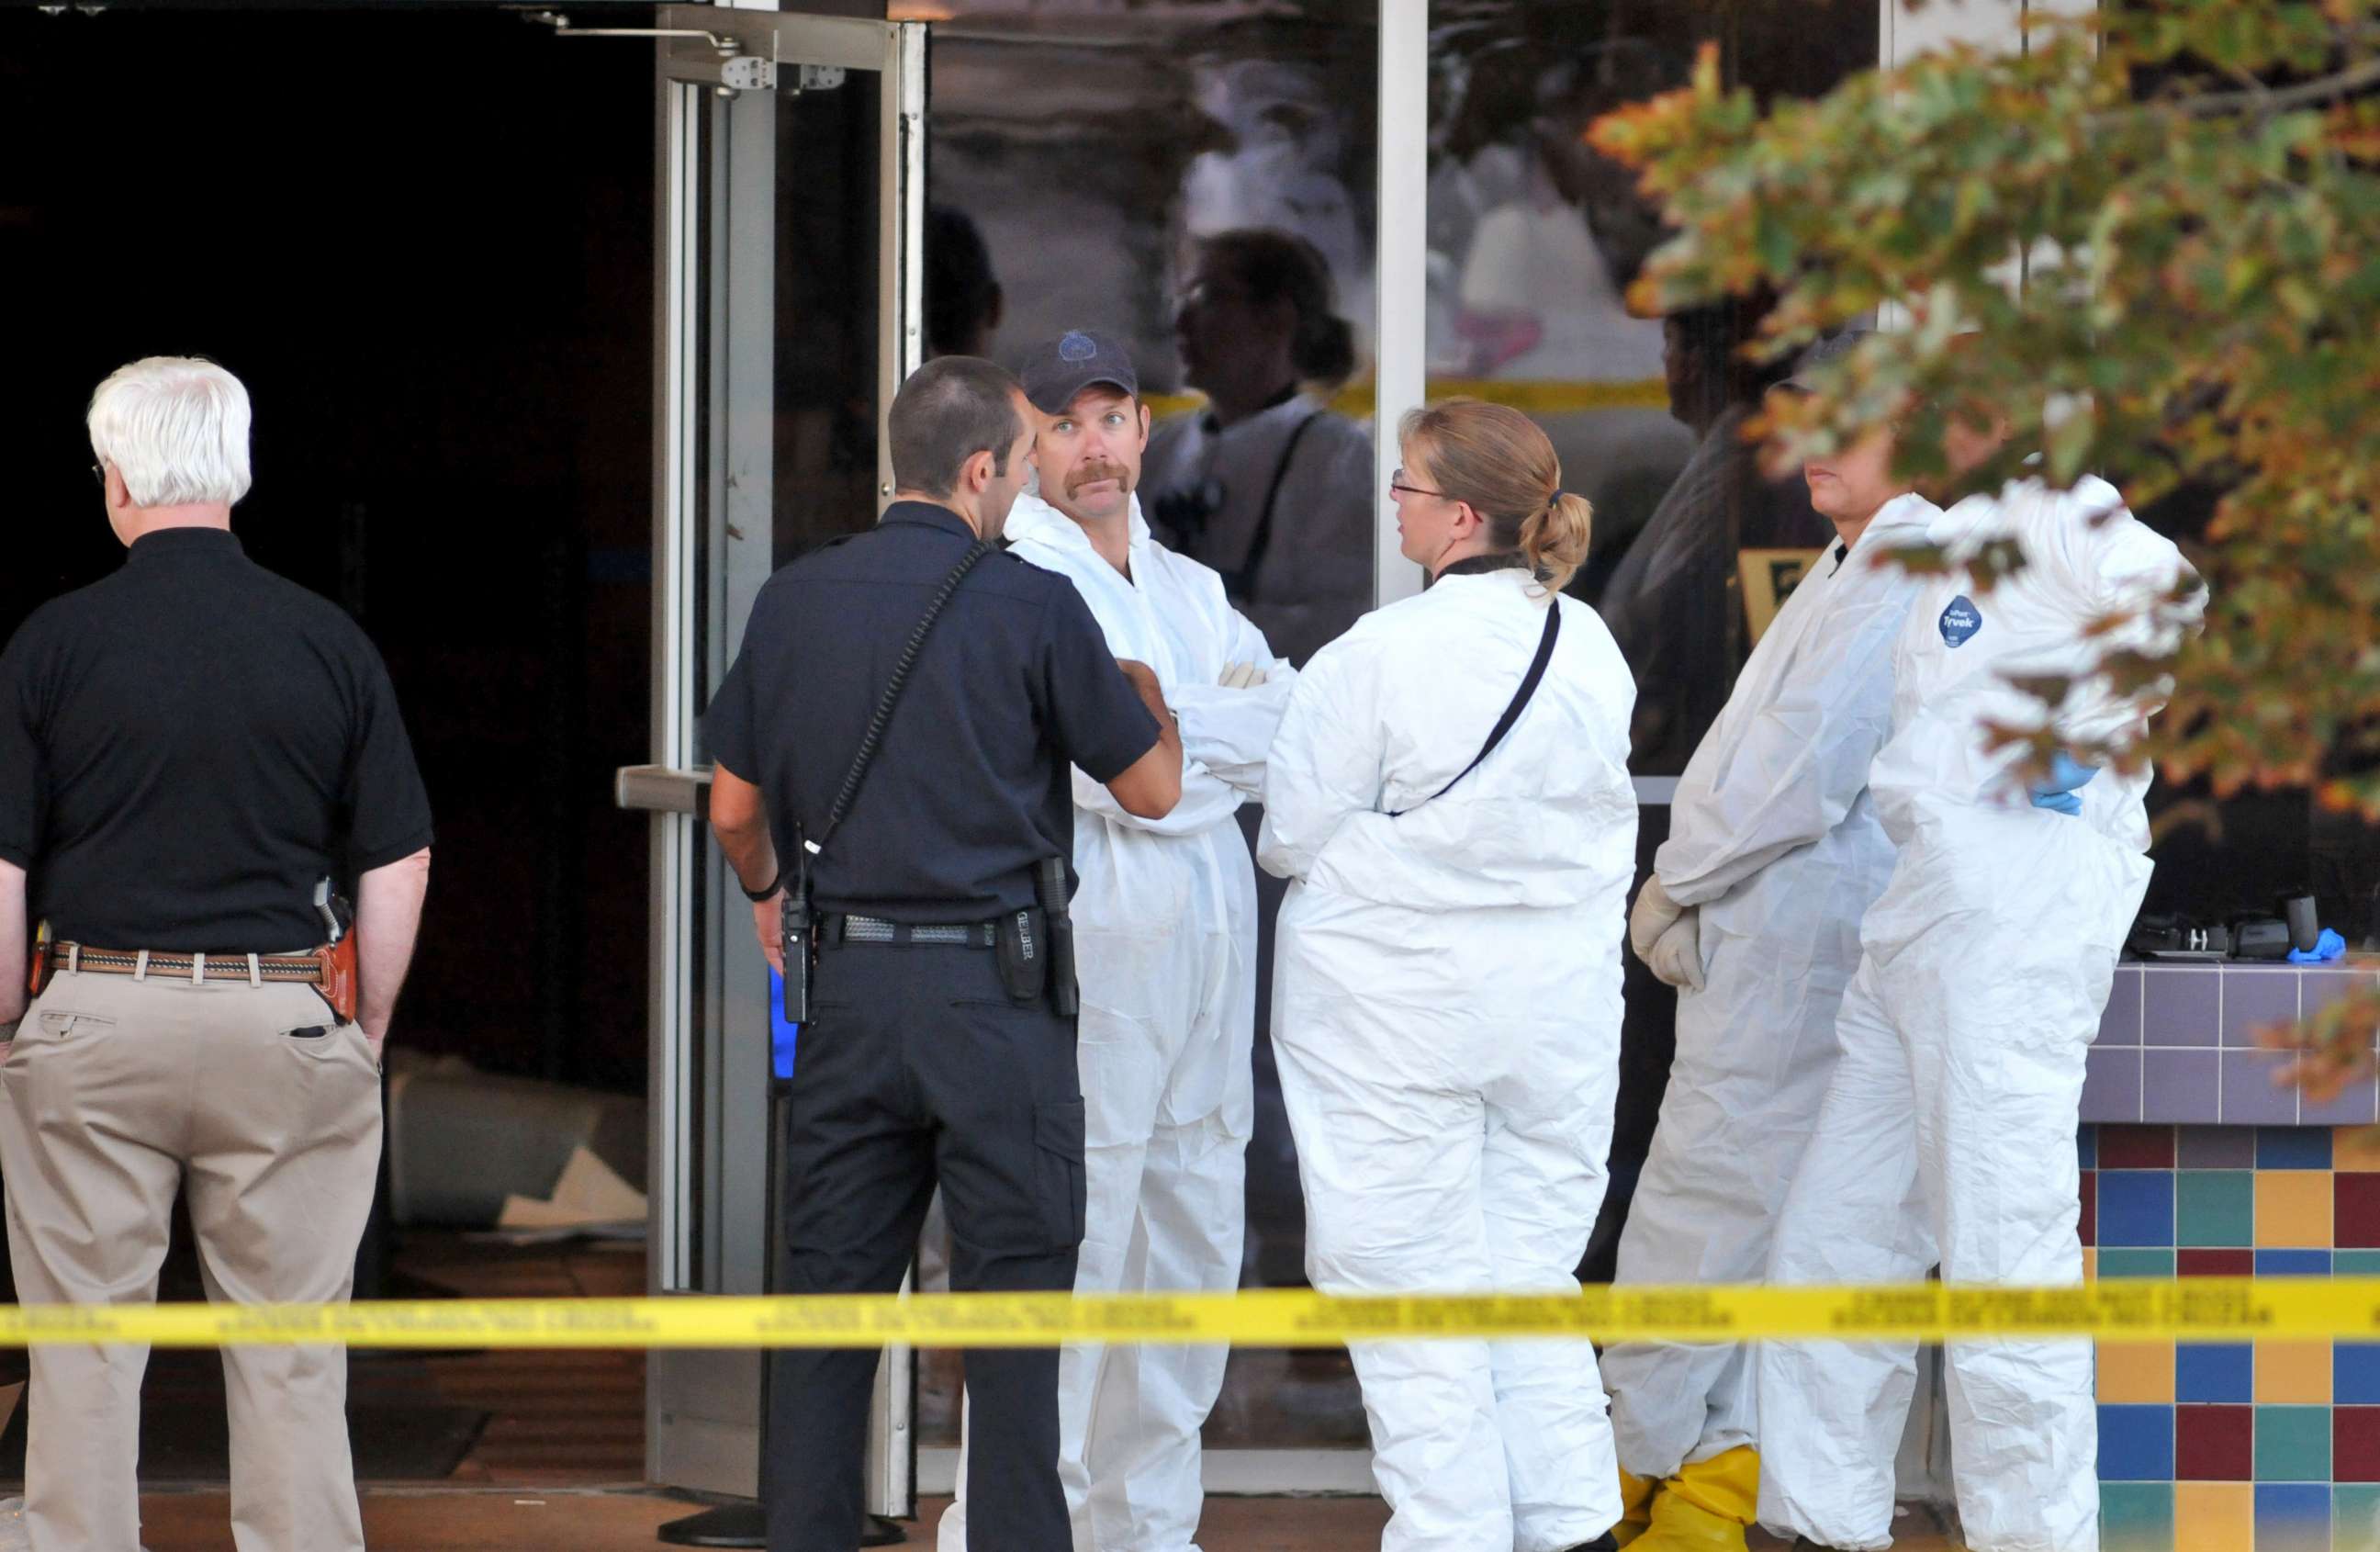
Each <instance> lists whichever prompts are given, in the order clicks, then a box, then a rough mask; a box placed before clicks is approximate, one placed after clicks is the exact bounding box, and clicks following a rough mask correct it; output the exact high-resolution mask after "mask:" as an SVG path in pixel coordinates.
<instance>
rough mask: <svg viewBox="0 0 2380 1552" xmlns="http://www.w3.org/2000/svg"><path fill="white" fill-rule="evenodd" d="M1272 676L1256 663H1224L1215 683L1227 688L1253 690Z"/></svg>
mask: <svg viewBox="0 0 2380 1552" xmlns="http://www.w3.org/2000/svg"><path fill="white" fill-rule="evenodd" d="M1271 677H1272V675H1270V674H1269V673H1266V672H1265V671H1264V668H1263V666H1262V665H1261V664H1257V663H1226V664H1224V665H1223V676H1222V677H1221V678H1220V679H1218V680H1217V681H1215V682H1216V684H1218V685H1221V686H1222V687H1223V688H1224V689H1227V690H1253V689H1255V688H1256V687H1257V685H1261V684H1264V683H1265V682H1266V681H1268V680H1269V679H1270V678H1271Z"/></svg>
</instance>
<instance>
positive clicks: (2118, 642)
mask: <svg viewBox="0 0 2380 1552" xmlns="http://www.w3.org/2000/svg"><path fill="white" fill-rule="evenodd" d="M2099 512H2113V513H2115V514H2116V515H2115V516H2114V517H2113V518H2112V519H2111V520H2109V521H2107V522H2105V523H2102V524H2100V525H2097V526H2094V525H2093V523H2092V521H2091V515H2093V514H2094V513H2099ZM1935 534H1936V537H1937V540H1938V541H1940V542H1943V543H1945V544H1947V545H1948V546H1949V549H1950V554H1951V559H1952V561H1953V563H1954V564H1953V566H1952V570H1951V572H1950V574H1949V576H1944V577H1940V578H1937V579H1935V580H1934V581H1932V582H1930V583H1929V585H1928V586H1927V588H1926V589H1925V592H1924V593H1923V594H1921V595H1920V597H1919V598H1918V600H1917V602H1916V604H1915V605H1914V607H1913V608H1912V610H1911V611H1910V615H1909V622H1908V624H1907V625H1906V626H1905V627H1904V628H1903V630H1902V632H1901V637H1900V646H1899V649H1898V650H1897V652H1896V655H1895V659H1894V664H1893V678H1894V685H1893V719H1892V720H1893V734H1892V738H1891V740H1890V741H1889V742H1888V744H1887V745H1886V746H1885V748H1884V750H1883V752H1882V753H1881V754H1880V755H1879V756H1878V757H1877V758H1876V765H1875V768H1874V770H1872V771H1871V772H1870V774H1869V780H1868V790H1869V792H1870V794H1872V795H1873V796H1874V798H1875V800H1876V810H1877V813H1878V815H1879V816H1880V817H1881V818H1882V819H1883V821H1884V827H1885V830H1886V832H1887V833H1888V834H1889V835H1890V836H1891V837H1892V841H1893V843H1894V845H1895V846H1896V847H1897V848H1899V855H1898V858H1897V860H1896V863H1895V866H1894V868H1893V873H1892V878H1891V881H1890V882H1889V883H1888V884H1887V885H1886V887H1885V891H1884V894H1883V896H1882V897H1881V898H1879V899H1878V900H1877V902H1876V904H1875V905H1874V906H1873V907H1872V908H1871V909H1870V910H1869V912H1868V914H1867V918H1866V920H1865V922H1864V923H1863V925H1862V928H1861V933H1860V940H1861V945H1862V948H1863V950H1864V952H1863V956H1862V959H1861V962H1860V966H1859V969H1858V971H1857V973H1856V974H1855V976H1853V978H1852V987H1851V989H1850V991H1849V992H1848V993H1847V994H1846V995H1845V997H1844V999H1843V1009H1842V1014H1841V1017H1840V1021H1839V1023H1838V1025H1837V1032H1838V1035H1839V1037H1840V1043H1841V1054H1840V1057H1839V1058H1838V1060H1837V1062H1836V1068H1835V1075H1834V1078H1833V1080H1832V1083H1831V1085H1830V1086H1829V1088H1828V1094H1827V1099H1826V1104H1825V1107H1824V1108H1823V1109H1822V1110H1821V1111H1820V1114H1819V1118H1818V1130H1817V1134H1816V1135H1815V1137H1813V1138H1812V1139H1811V1143H1810V1146H1809V1148H1808V1150H1807V1152H1806V1153H1805V1154H1804V1155H1803V1164H1802V1169H1801V1171H1800V1173H1799V1174H1798V1175H1797V1176H1796V1177H1795V1179H1794V1181H1793V1184H1792V1188H1791V1191H1790V1192H1789V1194H1788V1195H1787V1198H1786V1205H1785V1210H1784V1214H1783V1216H1782V1218H1781V1219H1780V1220H1779V1224H1778V1229H1777V1244H1776V1249H1775V1252H1774V1254H1773V1255H1772V1257H1771V1261H1770V1275H1771V1277H1772V1278H1773V1279H1774V1280H1776V1281H1778V1282H1786V1283H1840V1282H1906V1281H1913V1280H1915V1279H1921V1278H1923V1277H1924V1276H1925V1271H1926V1268H1928V1267H1932V1266H1934V1265H1935V1264H1937V1261H1938V1262H1939V1264H1940V1266H1941V1268H1942V1277H1943V1279H1944V1280H1945V1281H1946V1282H1956V1283H1985V1284H1989V1283H2003V1284H2011V1283H2012V1284H2067V1283H2079V1282H2081V1281H2082V1279H2083V1253H2082V1248H2081V1245H2080V1243H2078V1241H2077V1239H2076V1219H2077V1217H2078V1213H2079V1208H2078V1204H2077V1201H2076V1189H2077V1178H2076V1167H2075V1153H2074V1133H2075V1125H2076V1116H2077V1111H2078V1109H2079V1107H2080V1104H2081V1098H2082V1092H2083V1055H2084V1052H2085V1051H2086V1050H2087V1049H2088V1048H2089V1046H2090V1044H2091V1040H2092V1037H2093V1035H2094V1033H2095V1031H2096V1030H2097V1028H2098V1025H2099V1015H2100V1013H2101V1012H2102V1011H2103V1010H2104V1009H2105V1007H2106V1004H2107V988H2108V986H2109V984H2110V982H2111V980H2112V979H2113V976H2114V971H2115V964H2116V955H2117V952H2118V951H2119V949H2120V948H2121V946H2122V944H2123V940H2124V936H2125V934H2126V933H2127V932H2128V931H2129V930H2130V929H2131V922H2132V917H2133V915H2134V914H2135V913H2136V912H2137V911H2138V910H2139V907H2140V903H2141V896H2142V892H2143V891H2144V890H2145V889H2146V888H2147V886H2148V878H2149V860H2148V857H2147V855H2145V854H2146V852H2147V848H2148V819H2147V814H2146V811H2145V809H2144V807H2143V794H2145V793H2146V791H2147V789H2148V783H2149V774H2148V773H2147V772H2145V771H2143V772H2140V773H2138V774H2135V775H2132V776H2122V775H2119V774H2118V773H2117V772H2116V771H2114V770H2105V771H2102V772H2101V773H2100V774H2099V776H2098V777H2097V779H2096V780H2095V781H2093V782H2090V783H2089V784H2088V785H2087V786H2085V787H2083V789H2082V798H2083V812H2082V814H2081V816H2080V817H2079V818H2077V817H2069V816H2067V815H2064V814H2058V813H2054V812H2051V811H2049V810H2047V809H2043V808H2036V807H2034V806H2031V805H2030V803H2029V802H2028V801H2027V795H2026V792H2025V789H2024V786H2023V783H2022V782H2020V781H2019V780H2018V779H2017V778H2016V777H2015V776H2014V775H2013V774H2012V772H2011V770H2010V766H2011V765H2013V764H2014V763H2015V762H2016V760H2017V759H2018V758H2019V756H2018V753H2017V752H2016V751H2014V750H2002V751H1999V752H1998V753H1992V752H1989V751H1987V750H1986V748H1985V739H1986V734H1985V722H1986V721H1998V722H2000V723H2002V724H2005V725H2010V726H2016V727H2036V726H2040V725H2041V723H2042V716H2043V708H2042V705H2041V703H2040V702H2039V701H2037V700H2034V699H2033V698H2032V697H2028V696H2026V695H2024V694H2023V693H2022V692H2021V691H2019V690H2017V689H2015V688H2014V687H2012V686H2011V685H2010V683H2009V682H2008V678H2007V676H2008V675H2009V674H2010V673H2076V674H2080V673H2085V672H2086V671H2087V670H2088V669H2089V668H2090V666H2091V665H2092V664H2093V663H2094V662H2095V661H2097V659H2098V658H2099V656H2100V655H2101V653H2102V652H2103V651H2105V650H2106V649H2108V648H2110V647H2117V646H2124V645H2148V644H2155V645H2158V646H2165V647H2169V646H2171V645H2172V643H2171V640H2170V639H2169V631H2168V637H2167V638H2164V639H2161V638H2160V636H2159V633H2158V631H2157V630H2156V629H2155V628H2154V627H2152V626H2150V625H2148V624H2137V625H2135V626H2133V627H2131V628H2130V629H2127V630H2124V631H2119V632H2116V633H2114V634H2112V635H2109V636H2104V637H2099V638H2097V639H2095V640H2086V639H2085V637H2084V634H2083V632H2084V627H2085V626H2086V625H2087V624H2089V623H2090V622H2092V621H2093V620H2095V619H2098V618H2100V617H2102V616H2104V615H2107V614H2111V613H2114V612H2119V611H2123V610H2127V609H2131V608H2134V607H2137V606H2139V605H2141V604H2142V603H2143V602H2144V601H2145V600H2149V599H2151V598H2154V597H2155V595H2157V594H2158V593H2159V592H2161V591H2162V590H2164V589H2165V588H2168V587H2169V586H2170V585H2171V584H2172V583H2173V582H2174V581H2175V579H2176V578H2177V576H2180V575H2181V574H2183V573H2184V572H2185V570H2186V567H2185V563H2184V562H2183V561H2182V559H2181V557H2180V553H2179V552H2177V551H2176V550H2175V548H2174V547H2173V545H2172V544H2171V543H2169V542H2168V540H2165V539H2163V538H2161V537H2159V536H2158V535H2157V534H2156V533H2155V532H2153V531H2152V530H2150V529H2149V528H2148V527H2144V526H2143V525H2142V524H2141V523H2139V522H2138V521H2136V520H2135V519H2134V518H2133V517H2132V516H2131V514H2130V513H2128V512H2125V511H2124V509H2123V501H2122V498H2121V497H2120V496H2119V495H2118V494H2117V492H2116V491H2115V490H2114V489H2113V488H2112V487H2110V486H2108V485H2107V484H2106V483H2104V482H2103V481H2100V480H2097V479H2084V480H2083V481H2082V482H2081V483H2080V484H2078V485H2077V486H2076V487H2075V488H2074V490H2073V491H2070V492H2066V493H2059V492H2056V491H2049V490H2047V489H2046V488H2044V487H2043V486H2041V485H2039V484H2038V483H2034V482H2030V481H2028V482H2024V483H2020V484H2014V485H2010V486H2009V487H2008V488H2007V489H2005V490H2004V491H2001V492H2000V493H1999V494H1998V496H1997V497H1993V496H1975V497H1971V498H1969V499H1968V500H1966V501H1963V502H1961V503H1959V504H1958V505H1957V506H1955V507H1953V508H1952V509H1951V510H1950V511H1949V513H1947V514H1945V515H1944V516H1943V518H1942V520H1941V521H1939V522H1938V523H1937V524H1936V525H1935ZM2009 536H2012V537H2014V538H2015V539H2016V540H2018V541H2019V542H2020V543H2022V546H2023V550H2024V553H2025V555H2026V557H2027V559H2028V561H2029V562H2030V564H2029V565H2028V566H2027V567H2026V568H2025V569H2024V570H2023V571H2022V572H2021V573H2019V574H2018V575H2017V576H2015V577H2014V578H2013V579H2010V580H2006V581H2003V582H2002V583H2001V584H2000V586H1998V588H1994V589H1992V590H1991V591H1990V592H1987V593H1985V592H1980V591H1978V590H1977V589H1976V588H1975V587H1974V585H1973V582H1972V581H1971V580H1970V579H1969V576H1968V574H1967V572H1966V570H1965V568H1964V562H1965V558H1966V557H1970V556H1972V555H1973V554H1974V553H1975V552H1976V550H1977V548H1978V547H1979V546H1980V545H1981V544H1983V543H1984V542H1985V541H1986V540H1991V539H1995V538H2000V537H2009ZM2150 709H2151V707H2150V706H2149V705H2148V704H2146V703H2144V702H2143V701H2140V700H2128V699H2120V698H2118V697H2115V696H2114V695H2113V694H2112V693H2110V692H2109V690H2108V688H2107V684H2106V682H2105V681H2104V680H2102V679H2098V678H2097V677H2095V676H2093V677H2090V678H2088V679H2086V680H2084V681H2083V683H2082V684H2081V685H2078V687H2077V691H2076V694H2075V696H2074V697H2071V698H2070V701H2069V702H2068V704H2067V705H2066V706H2065V707H2064V708H2062V709H2059V710H2058V712H2057V713H2056V714H2055V716H2054V718H2053V721H2054V723H2055V725H2056V726H2057V728H2058V731H2059V732H2060V733H2061V734H2064V735H2066V736H2067V737H2068V738H2070V739H2074V740H2089V739H2103V738H2117V739H2122V738H2126V737H2131V736H2137V735H2138V734H2139V733H2140V732H2141V731H2142V730H2143V727H2144V726H2145V723H2146V719H2147V715H2148V712H2149V710H2150ZM1914 1360H1915V1344H1913V1343H1910V1342H1874V1343H1857V1344H1853V1343H1770V1344H1768V1345H1767V1346H1766V1347H1764V1348H1763V1349H1761V1351H1760V1354H1759V1357H1758V1360H1757V1364H1758V1372H1759V1395H1760V1409H1761V1428H1760V1433H1761V1494H1760V1510H1761V1519H1762V1521H1763V1522H1764V1523H1767V1524H1768V1525H1770V1526H1771V1527H1772V1528H1775V1529H1778V1530H1780V1531H1783V1532H1784V1534H1788V1535H1791V1534H1803V1535H1806V1536H1808V1537H1810V1539H1812V1540H1813V1541H1815V1542H1818V1543H1820V1544H1822V1545H1825V1546H1832V1547H1840V1548H1846V1549H1859V1548H1867V1547H1881V1546H1888V1545H1889V1542H1890V1534H1889V1532H1890V1524H1891V1519H1892V1499H1893V1456H1894V1451H1895V1447H1896V1445H1897V1444H1898V1442H1899V1440H1900V1434H1901V1429H1902V1425H1903V1423H1904V1421H1905V1419H1906V1415H1907V1413H1908V1410H1909V1399H1910V1394H1911V1388H1912V1386H1913V1383H1914V1376H1915V1362H1914ZM1949 1412H1950V1425H1951V1455H1952V1458H1953V1460H1954V1461H1956V1463H1957V1473H1958V1494H1959V1510H1960V1515H1961V1520H1962V1522H1963V1524H1964V1529H1965V1534H1966V1540H1967V1545H1968V1546H1972V1547H1973V1548H1975V1549H1976V1552H2093V1549H2095V1548H2096V1547H2097V1546H2098V1545H2099V1532H2098V1510H2099V1495H2098V1482H2097V1479H2096V1464H2097V1455H2098V1430H2097V1417H2096V1413H2095V1410H2094V1405H2093V1396H2092V1355H2091V1344H2090V1343H2089V1342H2088V1341H2083V1340H2060V1341H1968V1342H1954V1343H1952V1344H1951V1345H1950V1347H1949Z"/></svg>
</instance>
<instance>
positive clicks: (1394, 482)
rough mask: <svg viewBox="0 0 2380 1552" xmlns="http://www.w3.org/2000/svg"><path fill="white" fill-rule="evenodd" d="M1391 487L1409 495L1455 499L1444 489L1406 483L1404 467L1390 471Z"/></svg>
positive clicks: (1445, 499)
mask: <svg viewBox="0 0 2380 1552" xmlns="http://www.w3.org/2000/svg"><path fill="white" fill-rule="evenodd" d="M1389 489H1390V490H1391V491H1403V492H1404V493H1405V494H1406V495H1408V496H1436V497H1437V498H1438V499H1439V501H1452V500H1453V499H1454V498H1453V497H1452V496H1450V495H1448V494H1447V493H1446V492H1445V491H1425V490H1423V489H1422V488H1421V487H1420V486H1418V485H1408V484H1406V483H1405V471H1404V470H1403V469H1402V468H1399V469H1395V470H1392V471H1390V475H1389Z"/></svg>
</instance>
